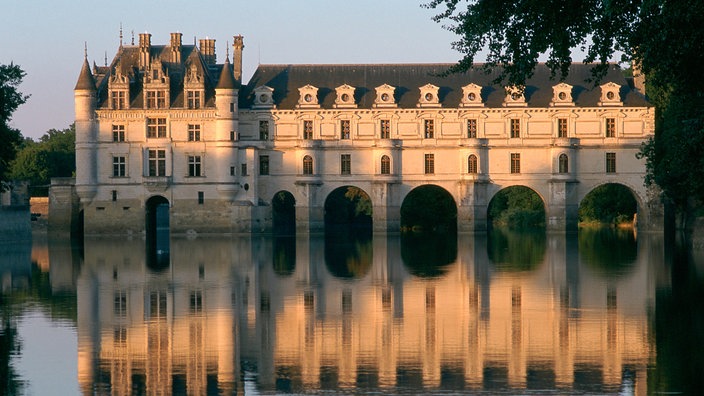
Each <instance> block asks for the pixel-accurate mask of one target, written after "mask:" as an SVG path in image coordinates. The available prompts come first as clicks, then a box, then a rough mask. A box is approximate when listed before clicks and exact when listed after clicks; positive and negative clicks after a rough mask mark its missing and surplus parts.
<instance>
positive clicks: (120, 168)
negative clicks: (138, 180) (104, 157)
mask: <svg viewBox="0 0 704 396" xmlns="http://www.w3.org/2000/svg"><path fill="white" fill-rule="evenodd" d="M125 176H127V161H126V160H125V157H123V156H114V157H112V177H125Z"/></svg>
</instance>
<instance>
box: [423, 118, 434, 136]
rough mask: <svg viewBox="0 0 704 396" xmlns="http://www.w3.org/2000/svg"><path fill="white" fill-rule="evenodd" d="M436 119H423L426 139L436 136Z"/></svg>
mask: <svg viewBox="0 0 704 396" xmlns="http://www.w3.org/2000/svg"><path fill="white" fill-rule="evenodd" d="M434 121H435V120H424V121H423V127H424V135H423V136H424V137H425V138H426V139H432V138H433V137H435V122H434Z"/></svg>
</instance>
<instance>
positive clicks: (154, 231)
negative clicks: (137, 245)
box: [144, 195, 171, 270]
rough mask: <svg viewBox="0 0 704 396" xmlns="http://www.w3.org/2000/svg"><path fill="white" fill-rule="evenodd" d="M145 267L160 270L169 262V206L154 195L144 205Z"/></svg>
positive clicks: (164, 199)
mask: <svg viewBox="0 0 704 396" xmlns="http://www.w3.org/2000/svg"><path fill="white" fill-rule="evenodd" d="M144 209H145V211H144V212H145V224H144V229H145V234H146V235H145V237H146V238H145V239H146V251H147V265H148V266H149V267H150V268H153V269H157V270H161V269H164V268H167V267H168V266H169V262H170V250H171V248H170V225H169V220H170V219H169V218H170V213H169V212H170V204H169V200H168V199H166V198H165V197H163V196H161V195H154V196H152V197H150V198H149V199H147V201H146V202H145V203H144Z"/></svg>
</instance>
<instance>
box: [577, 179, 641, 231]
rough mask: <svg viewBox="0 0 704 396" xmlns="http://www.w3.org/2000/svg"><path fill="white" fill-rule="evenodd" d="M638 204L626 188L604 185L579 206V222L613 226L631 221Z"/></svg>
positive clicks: (591, 193)
mask: <svg viewBox="0 0 704 396" xmlns="http://www.w3.org/2000/svg"><path fill="white" fill-rule="evenodd" d="M637 209H638V203H637V202H636V199H635V198H634V197H633V194H632V193H631V191H630V190H628V188H627V187H625V186H622V185H620V184H604V185H601V186H599V187H597V188H595V189H594V190H592V191H591V192H589V194H587V196H586V197H584V199H583V200H582V203H581V204H580V205H579V221H580V222H598V223H604V224H614V223H616V224H617V223H622V222H630V221H633V215H634V214H635V213H636V211H637Z"/></svg>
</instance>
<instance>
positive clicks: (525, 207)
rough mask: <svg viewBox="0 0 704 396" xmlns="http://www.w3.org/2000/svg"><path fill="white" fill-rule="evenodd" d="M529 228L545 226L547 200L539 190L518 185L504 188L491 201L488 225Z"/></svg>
mask: <svg viewBox="0 0 704 396" xmlns="http://www.w3.org/2000/svg"><path fill="white" fill-rule="evenodd" d="M494 225H498V226H508V227H511V228H529V227H544V226H545V202H544V201H543V198H542V197H541V196H540V194H538V192H537V191H535V190H533V189H532V188H530V187H526V186H521V185H516V186H509V187H506V188H502V189H501V190H499V191H498V192H497V193H496V194H494V196H493V197H492V198H491V201H489V205H488V207H487V226H488V227H491V226H494Z"/></svg>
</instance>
